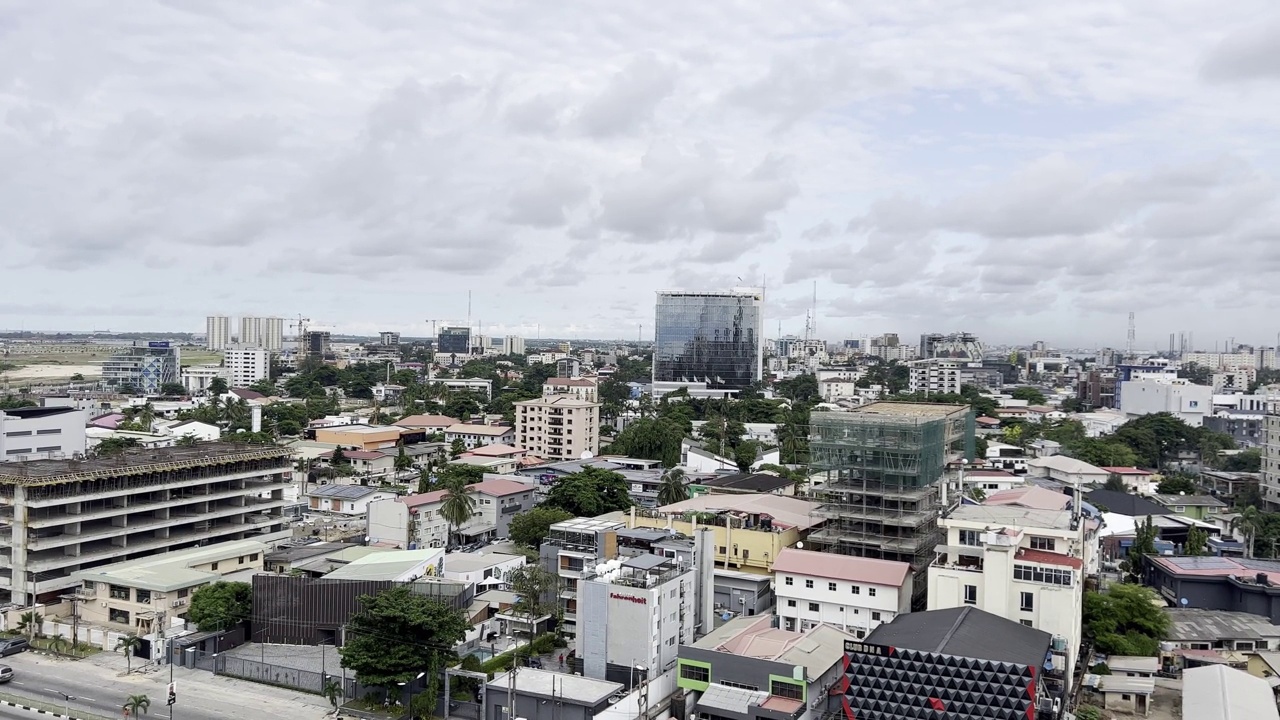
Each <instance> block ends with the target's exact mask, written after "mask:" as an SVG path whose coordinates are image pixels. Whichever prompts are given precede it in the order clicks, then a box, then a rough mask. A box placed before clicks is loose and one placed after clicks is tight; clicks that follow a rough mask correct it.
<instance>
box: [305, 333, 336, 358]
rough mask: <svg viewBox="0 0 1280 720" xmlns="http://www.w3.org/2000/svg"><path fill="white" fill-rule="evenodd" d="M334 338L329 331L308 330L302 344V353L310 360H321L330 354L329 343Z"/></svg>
mask: <svg viewBox="0 0 1280 720" xmlns="http://www.w3.org/2000/svg"><path fill="white" fill-rule="evenodd" d="M331 339H332V336H331V335H330V334H329V331H328V330H308V331H307V334H306V336H305V338H304V340H305V342H303V344H302V348H301V352H302V353H303V354H305V355H306V356H307V357H309V358H314V359H317V360H321V359H323V358H324V356H326V355H328V354H330V350H329V343H330V340H331Z"/></svg>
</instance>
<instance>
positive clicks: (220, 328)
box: [204, 315, 231, 350]
mask: <svg viewBox="0 0 1280 720" xmlns="http://www.w3.org/2000/svg"><path fill="white" fill-rule="evenodd" d="M204 335H205V339H204V346H205V349H206V350H225V349H226V347H227V345H229V344H231V318H229V317H227V316H226V315H210V316H209V317H206V318H205V320H204Z"/></svg>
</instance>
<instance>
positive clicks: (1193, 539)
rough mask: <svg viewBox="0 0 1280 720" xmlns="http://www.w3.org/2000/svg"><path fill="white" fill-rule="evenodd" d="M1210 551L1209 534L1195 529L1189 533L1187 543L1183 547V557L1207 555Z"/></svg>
mask: <svg viewBox="0 0 1280 720" xmlns="http://www.w3.org/2000/svg"><path fill="white" fill-rule="evenodd" d="M1208 550H1209V533H1207V532H1205V531H1204V530H1201V529H1200V528H1197V527H1193V528H1191V530H1190V531H1189V532H1188V533H1187V542H1186V544H1185V545H1183V546H1182V554H1183V555H1191V556H1198V555H1205V554H1207V553H1208Z"/></svg>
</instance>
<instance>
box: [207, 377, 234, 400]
mask: <svg viewBox="0 0 1280 720" xmlns="http://www.w3.org/2000/svg"><path fill="white" fill-rule="evenodd" d="M228 389H229V388H228V387H227V381H226V380H225V379H223V378H220V377H216V378H214V379H212V380H210V381H209V387H208V388H207V389H206V392H208V394H209V396H210V397H221V396H223V395H226V394H227V390H228Z"/></svg>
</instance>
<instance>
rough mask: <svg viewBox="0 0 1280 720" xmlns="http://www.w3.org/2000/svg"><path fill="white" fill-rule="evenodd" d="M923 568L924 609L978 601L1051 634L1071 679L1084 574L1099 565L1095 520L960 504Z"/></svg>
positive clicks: (1060, 666)
mask: <svg viewBox="0 0 1280 720" xmlns="http://www.w3.org/2000/svg"><path fill="white" fill-rule="evenodd" d="M938 526H939V528H940V529H941V530H942V531H943V532H944V533H945V537H946V540H945V542H944V544H942V545H939V546H938V547H937V559H936V560H935V562H934V563H933V565H932V566H930V568H929V606H928V607H929V610H940V609H945V608H958V607H965V606H972V607H976V608H978V609H980V610H984V611H986V612H989V613H992V614H994V615H998V616H1000V617H1003V618H1006V619H1008V620H1012V621H1015V622H1018V623H1020V624H1022V625H1026V626H1028V627H1033V628H1036V629H1037V630H1043V631H1044V632H1047V633H1049V634H1050V635H1052V636H1053V643H1052V646H1051V647H1052V652H1053V666H1054V670H1055V671H1057V672H1058V673H1061V677H1062V680H1063V682H1064V683H1066V684H1067V686H1068V687H1069V686H1070V683H1071V677H1072V673H1074V672H1075V665H1076V657H1077V655H1078V654H1079V652H1080V643H1081V640H1082V637H1083V634H1082V629H1081V623H1080V617H1081V612H1082V608H1083V603H1084V578H1085V576H1086V575H1088V574H1091V573H1096V572H1097V569H1098V567H1097V563H1098V536H1097V532H1098V523H1097V521H1096V520H1091V519H1088V518H1082V517H1081V516H1080V515H1079V514H1078V513H1077V512H1075V511H1072V510H1070V509H1068V510H1045V509H1039V508H1028V507H1020V506H1016V505H1001V506H987V505H961V506H959V507H957V508H955V509H954V510H952V511H951V512H950V513H949V514H947V515H945V516H943V517H942V518H941V519H939V521H938Z"/></svg>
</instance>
